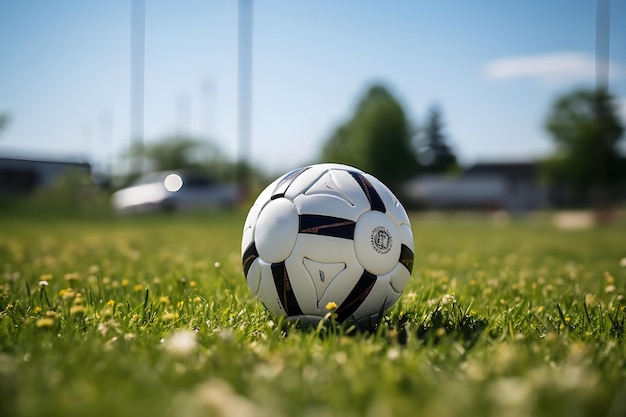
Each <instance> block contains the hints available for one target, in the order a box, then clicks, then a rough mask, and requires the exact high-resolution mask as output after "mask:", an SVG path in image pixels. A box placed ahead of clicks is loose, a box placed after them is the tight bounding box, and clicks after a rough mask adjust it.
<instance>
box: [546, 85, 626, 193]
mask: <svg viewBox="0 0 626 417" xmlns="http://www.w3.org/2000/svg"><path fill="white" fill-rule="evenodd" d="M545 127H546V129H547V131H548V132H549V133H550V134H551V135H552V138H553V139H554V142H555V144H556V151H555V153H554V155H553V156H552V157H551V158H549V159H548V160H547V161H545V163H544V170H545V173H546V174H547V177H548V179H549V180H550V182H552V183H559V184H562V185H566V186H568V187H569V188H571V189H572V191H573V192H574V194H575V195H576V198H575V200H577V202H579V203H586V202H588V201H587V200H588V193H589V191H591V190H592V189H594V190H595V191H596V197H598V192H600V194H604V192H602V190H605V189H606V188H608V187H611V186H614V185H615V184H618V183H619V182H620V181H622V180H623V179H624V178H625V175H626V170H625V169H624V159H623V158H621V157H620V155H619V152H618V150H617V145H618V142H619V141H620V140H621V139H622V135H623V133H624V126H623V124H622V121H621V120H620V118H619V116H618V112H617V109H616V104H615V99H614V97H613V96H611V95H610V94H609V93H608V91H607V90H606V89H604V88H599V89H588V88H587V89H585V88H583V89H578V90H575V91H573V92H570V93H567V94H564V95H562V96H560V97H558V98H557V99H556V101H555V102H554V104H553V106H552V108H551V109H550V111H549V113H548V115H547V117H546V122H545Z"/></svg>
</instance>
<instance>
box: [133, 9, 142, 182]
mask: <svg viewBox="0 0 626 417" xmlns="http://www.w3.org/2000/svg"><path fill="white" fill-rule="evenodd" d="M145 20H146V19H145V0H132V3H131V13H130V140H131V142H132V144H133V145H134V146H136V147H137V149H138V150H140V151H141V150H142V148H143V128H144V110H143V106H144V59H145V32H146V29H145V26H146V23H145ZM142 172H143V156H142V155H139V156H138V157H136V158H133V161H132V166H131V173H133V174H141V173H142Z"/></svg>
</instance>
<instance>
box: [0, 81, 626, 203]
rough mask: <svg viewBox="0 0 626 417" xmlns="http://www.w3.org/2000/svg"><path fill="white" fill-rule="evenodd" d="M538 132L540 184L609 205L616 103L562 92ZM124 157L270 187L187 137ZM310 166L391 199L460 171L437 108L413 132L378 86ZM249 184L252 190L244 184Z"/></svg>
mask: <svg viewBox="0 0 626 417" xmlns="http://www.w3.org/2000/svg"><path fill="white" fill-rule="evenodd" d="M8 122H9V117H8V115H7V114H0V130H2V129H3V128H6V126H7V125H8ZM544 126H545V129H546V131H547V132H548V133H549V134H550V136H551V138H552V141H553V143H554V151H553V153H552V154H551V155H549V156H547V157H545V158H544V159H542V160H540V161H537V162H538V164H539V166H540V168H541V173H542V174H543V177H544V179H545V181H546V182H547V183H548V184H552V185H558V186H560V187H563V188H565V189H567V190H569V192H570V193H572V194H573V195H574V196H577V200H579V201H584V195H585V194H589V190H591V191H592V192H593V193H594V195H595V200H596V201H600V202H602V201H603V199H604V200H609V199H610V197H611V192H612V190H614V189H615V188H616V187H618V186H619V185H620V184H623V182H624V180H625V179H626V158H624V156H623V155H620V152H619V147H618V145H619V142H620V141H621V140H622V139H623V137H624V121H623V120H621V119H620V116H619V111H618V107H617V102H616V99H615V97H614V96H613V95H611V94H610V93H609V92H608V90H607V89H606V88H597V89H596V88H578V89H575V90H572V91H568V92H565V93H563V94H561V95H559V96H558V97H556V99H555V100H554V102H553V103H552V104H551V106H550V108H549V109H548V111H547V114H546V116H545V120H544ZM123 157H125V158H128V159H133V158H142V159H143V160H144V164H143V165H144V166H147V167H149V168H150V169H152V170H169V169H183V168H186V169H196V170H201V171H206V172H208V173H211V174H212V175H214V176H215V177H217V178H219V179H222V180H228V181H240V182H246V188H252V189H254V188H255V186H257V187H258V186H263V183H264V182H267V180H269V179H270V178H268V177H267V176H266V175H264V173H263V172H262V171H261V170H260V169H258V168H255V167H254V166H252V165H250V164H249V163H248V162H245V161H244V162H237V161H232V160H230V159H229V158H228V157H227V156H226V155H225V154H224V153H223V152H222V151H221V149H220V148H219V146H217V145H216V144H215V143H213V142H210V141H206V140H201V139H198V138H194V137H190V136H180V135H174V136H166V137H164V138H162V139H161V140H158V141H156V142H150V143H145V144H141V145H133V146H131V147H130V148H129V149H128V150H126V151H125V152H124V155H123ZM312 162H335V163H342V164H347V165H352V166H355V167H358V168H360V169H362V170H364V171H366V172H369V173H370V174H372V175H374V176H375V177H377V178H379V179H380V180H381V181H382V182H384V183H385V184H387V185H388V186H389V187H390V188H391V189H392V190H394V191H396V192H398V191H399V190H400V188H401V186H402V185H403V184H404V183H405V181H407V180H409V179H412V178H415V177H416V176H418V175H420V174H424V173H445V172H454V171H458V170H459V169H460V167H459V164H458V160H457V156H456V153H455V150H454V149H453V148H452V146H451V145H450V141H449V137H448V135H447V133H446V129H445V122H444V118H443V112H442V110H441V108H440V107H439V106H436V105H431V106H430V107H429V109H428V110H427V112H426V115H425V118H424V120H423V122H422V123H419V124H417V125H416V124H415V123H412V122H411V121H410V120H409V118H408V117H407V114H406V112H405V110H404V109H403V107H402V105H401V104H400V101H399V100H398V99H397V98H396V97H395V96H394V95H393V94H392V92H391V91H390V90H389V89H388V88H387V87H385V86H384V85H380V84H376V85H372V86H371V87H370V88H369V89H367V91H366V92H365V94H364V95H363V96H362V97H361V99H360V100H359V102H358V103H357V105H356V106H355V108H354V111H353V113H352V114H351V115H350V117H349V118H348V119H347V120H346V121H345V122H343V123H341V124H340V125H339V126H337V127H336V128H335V129H334V131H333V132H332V134H331V135H330V136H329V137H328V138H327V140H326V141H325V142H324V143H323V146H322V148H321V152H320V155H319V158H318V160H317V161H312ZM242 173H245V177H242ZM129 178H130V179H132V175H131V176H130V177H129ZM254 180H256V182H257V184H251V183H250V182H252V181H254ZM574 200H576V198H575V199H574Z"/></svg>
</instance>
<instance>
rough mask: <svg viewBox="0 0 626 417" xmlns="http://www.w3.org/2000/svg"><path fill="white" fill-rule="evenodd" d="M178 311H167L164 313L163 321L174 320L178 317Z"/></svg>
mask: <svg viewBox="0 0 626 417" xmlns="http://www.w3.org/2000/svg"><path fill="white" fill-rule="evenodd" d="M178 317H179V316H178V313H165V314H163V317H162V319H163V321H174V320H176V319H177V318H178Z"/></svg>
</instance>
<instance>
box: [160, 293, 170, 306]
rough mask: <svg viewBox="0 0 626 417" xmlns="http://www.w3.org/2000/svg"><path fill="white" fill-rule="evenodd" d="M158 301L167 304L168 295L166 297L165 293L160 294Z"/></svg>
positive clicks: (168, 301) (168, 300)
mask: <svg viewBox="0 0 626 417" xmlns="http://www.w3.org/2000/svg"><path fill="white" fill-rule="evenodd" d="M159 303H161V304H169V303H170V297H168V296H167V295H162V296H160V297H159Z"/></svg>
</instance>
